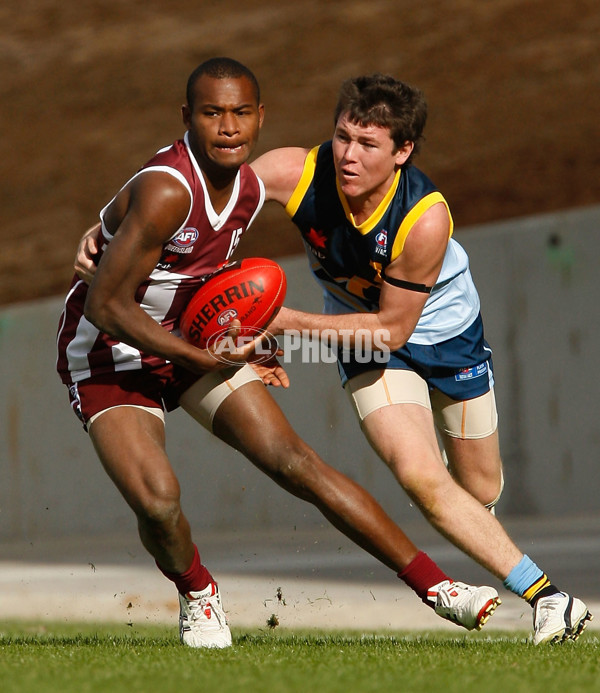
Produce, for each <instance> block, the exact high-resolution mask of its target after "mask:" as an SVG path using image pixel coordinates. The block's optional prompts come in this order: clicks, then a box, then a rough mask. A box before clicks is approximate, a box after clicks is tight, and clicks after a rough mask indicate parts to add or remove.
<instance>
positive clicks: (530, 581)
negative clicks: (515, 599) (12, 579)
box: [504, 556, 547, 597]
mask: <svg viewBox="0 0 600 693" xmlns="http://www.w3.org/2000/svg"><path fill="white" fill-rule="evenodd" d="M543 577H545V574H544V571H543V570H540V568H538V567H537V565H536V564H535V563H534V562H533V561H532V560H531V558H529V556H523V558H522V559H521V560H520V561H519V562H518V563H517V565H516V566H515V567H514V568H513V569H512V570H511V571H510V573H509V574H508V576H507V577H506V579H505V580H504V586H505V587H506V589H508V590H510V591H511V592H514V593H515V594H516V595H518V596H519V597H525V592H527V590H529V588H530V587H531V586H532V585H534V584H535V583H536V582H537V581H538V580H540V578H543ZM546 580H547V578H546Z"/></svg>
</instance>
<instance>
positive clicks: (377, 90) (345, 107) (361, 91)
mask: <svg viewBox="0 0 600 693" xmlns="http://www.w3.org/2000/svg"><path fill="white" fill-rule="evenodd" d="M342 114H346V115H347V116H348V118H349V119H350V120H351V121H352V122H354V123H358V124H360V125H378V126H380V127H385V128H389V130H390V136H391V138H392V140H393V141H394V144H395V145H396V147H397V148H400V147H402V146H403V145H404V143H405V142H407V141H408V142H413V144H414V148H413V151H412V153H411V155H410V157H409V158H408V160H407V161H406V163H405V165H407V164H409V163H410V162H411V160H412V158H413V156H414V155H415V154H416V153H417V152H418V151H419V148H420V144H421V141H422V140H423V130H424V129H425V123H426V122H427V102H426V101H425V97H424V96H423V93H422V92H421V91H420V90H419V89H416V88H414V87H411V86H409V85H408V84H405V83H404V82H400V81H399V80H397V79H395V78H394V77H391V76H390V75H384V74H381V73H375V74H372V75H363V76H361V77H353V78H351V79H348V80H346V81H345V82H343V84H342V86H341V87H340V92H339V96H338V102H337V105H336V107H335V112H334V123H337V121H338V119H339V117H340V116H341V115H342Z"/></svg>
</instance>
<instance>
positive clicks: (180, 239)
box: [172, 226, 200, 248]
mask: <svg viewBox="0 0 600 693" xmlns="http://www.w3.org/2000/svg"><path fill="white" fill-rule="evenodd" d="M199 235H200V234H199V233H198V229H195V228H194V227H193V226H188V227H187V228H185V229H183V230H182V231H180V232H179V233H178V234H177V235H176V236H175V238H174V239H173V241H172V242H173V243H174V244H175V245H176V246H178V247H179V248H189V247H190V246H191V245H194V243H195V242H196V241H197V240H198V236H199Z"/></svg>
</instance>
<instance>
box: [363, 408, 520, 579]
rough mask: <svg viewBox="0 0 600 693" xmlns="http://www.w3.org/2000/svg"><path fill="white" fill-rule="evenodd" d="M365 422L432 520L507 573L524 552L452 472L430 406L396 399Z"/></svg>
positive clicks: (371, 440)
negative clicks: (440, 446)
mask: <svg viewBox="0 0 600 693" xmlns="http://www.w3.org/2000/svg"><path fill="white" fill-rule="evenodd" d="M362 427H363V430H364V432H365V435H366V436H367V439H368V440H369V443H370V444H371V446H372V447H373V449H374V450H375V451H376V452H377V453H378V454H379V456H380V457H381V458H382V460H384V461H385V462H386V464H387V465H388V466H389V467H390V469H391V470H392V472H393V473H394V475H395V476H396V478H397V479H398V481H399V482H400V484H401V485H402V487H403V488H404V489H405V490H406V492H407V493H408V494H409V496H410V497H411V498H412V499H413V500H414V501H415V503H416V504H417V505H418V506H419V508H420V510H421V512H422V513H423V514H424V515H425V517H426V518H427V519H428V520H429V522H430V523H431V524H432V525H433V526H434V527H435V528H436V529H437V530H438V531H439V532H440V533H441V534H443V535H444V536H445V537H447V538H448V539H449V540H450V541H451V542H452V543H453V544H454V545H455V546H457V547H458V548H460V549H461V550H463V551H464V552H465V553H466V554H467V555H469V556H471V557H472V558H473V559H474V560H476V561H477V562H478V563H479V564H480V565H482V566H483V567H484V568H486V569H487V570H489V571H490V572H491V573H492V574H493V575H496V577H498V578H500V579H504V578H505V577H506V576H507V575H508V573H509V572H510V570H511V569H512V568H513V567H514V566H515V565H516V564H517V563H518V562H519V561H520V560H521V558H522V556H523V554H522V553H521V551H520V550H519V549H518V548H517V547H516V546H515V545H514V543H513V542H512V540H511V539H510V538H509V536H508V535H507V533H506V532H505V530H504V529H503V527H502V525H501V524H500V523H499V522H498V520H496V518H495V517H493V516H492V515H491V514H490V513H488V512H487V511H486V510H485V508H484V507H483V506H482V505H481V504H480V503H479V502H478V501H477V500H475V498H474V497H473V496H472V495H471V494H470V493H468V492H467V491H465V490H464V489H463V488H461V487H460V486H459V485H458V484H457V483H456V482H455V481H454V480H453V479H452V477H451V476H450V473H449V472H448V470H447V469H446V467H445V465H444V463H443V461H442V458H441V455H440V451H439V446H438V443H437V439H436V436H435V430H434V426H433V416H432V414H431V411H430V410H428V409H426V408H425V407H422V406H420V405H416V404H395V405H392V406H387V407H382V408H380V409H377V410H376V411H374V412H372V413H370V414H369V415H368V416H367V417H366V418H365V419H364V421H363V422H362Z"/></svg>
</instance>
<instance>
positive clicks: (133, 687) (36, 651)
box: [0, 623, 600, 693]
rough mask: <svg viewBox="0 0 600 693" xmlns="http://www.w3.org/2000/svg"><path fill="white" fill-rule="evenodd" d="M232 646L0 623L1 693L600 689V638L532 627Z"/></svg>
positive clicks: (278, 634)
mask: <svg viewBox="0 0 600 693" xmlns="http://www.w3.org/2000/svg"><path fill="white" fill-rule="evenodd" d="M233 636H234V646H233V647H232V648H230V649H228V650H220V651H214V650H211V651H200V650H191V649H188V648H185V647H183V646H181V645H180V644H179V642H178V640H177V637H176V633H175V632H174V629H173V628H167V627H162V626H147V627H138V626H134V627H127V626H112V625H111V626H95V625H63V624H61V625H56V624H52V625H50V624H44V625H37V626H36V625H33V624H29V625H27V624H23V623H0V690H1V691H2V693H29V692H30V691H31V692H32V693H33V692H34V691H35V692H36V693H55V692H56V693H86V692H88V691H90V692H92V691H93V692H94V693H99V692H103V691H107V692H109V693H155V692H156V693H159V692H160V693H171V692H173V693H175V692H177V693H187V692H188V691H189V692H190V693H192V692H195V691H206V692H207V693H212V692H214V693H230V692H231V693H233V692H235V693H237V692H240V691H243V692H244V693H254V691H257V692H260V693H263V692H269V693H285V692H287V691H290V692H296V691H297V692H298V693H313V692H314V693H333V692H337V691H340V692H342V693H353V692H354V691H357V692H360V693H370V692H371V691H372V692H373V693H385V692H386V691H390V692H391V691H393V692H394V693H411V692H413V691H414V692H418V693H436V692H437V691H439V692H440V693H441V692H444V693H467V692H469V691H478V692H479V691H481V692H482V693H495V692H498V693H521V692H522V693H535V692H537V691H540V693H541V692H543V693H550V692H552V691H561V692H562V691H578V692H579V691H582V692H583V691H585V693H588V692H589V693H592V692H594V691H600V641H599V640H598V638H597V637H595V636H592V635H591V634H590V633H588V634H586V635H584V636H583V637H582V638H581V639H580V640H579V641H578V642H577V643H566V644H565V645H561V646H546V647H540V648H534V647H533V645H531V644H530V643H529V641H528V639H527V637H528V633H525V632H523V633H518V634H506V633H499V632H493V631H490V633H486V634H484V633H478V634H466V633H465V634H464V635H463V634H460V635H458V636H456V635H452V636H451V635H448V634H446V633H418V634H417V633H410V634H408V633H385V634H380V635H372V634H370V635H361V634H357V633H324V632H317V631H310V632H292V631H285V630H281V629H276V630H274V631H270V630H268V629H267V628H265V630H264V631H260V630H257V631H253V632H241V631H235V630H234V632H233Z"/></svg>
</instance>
